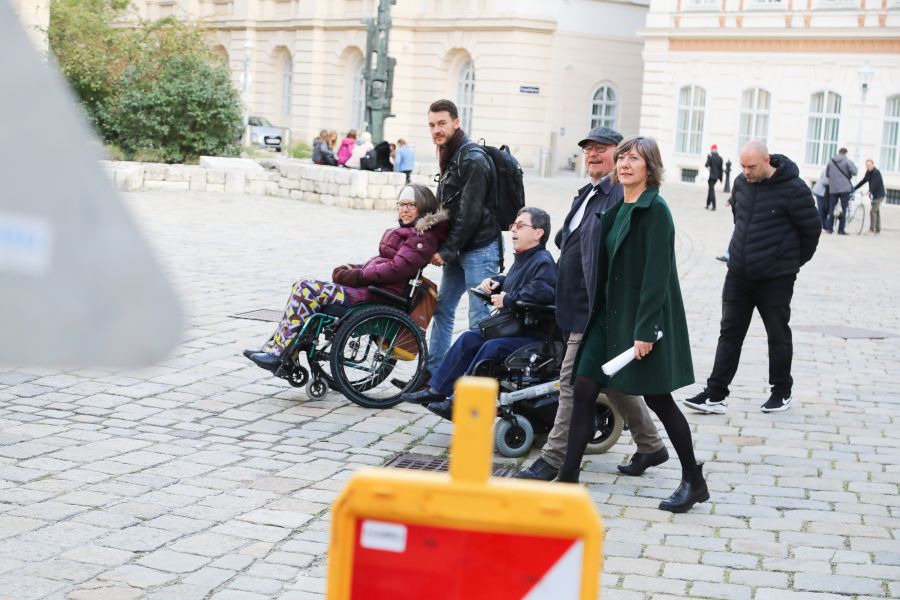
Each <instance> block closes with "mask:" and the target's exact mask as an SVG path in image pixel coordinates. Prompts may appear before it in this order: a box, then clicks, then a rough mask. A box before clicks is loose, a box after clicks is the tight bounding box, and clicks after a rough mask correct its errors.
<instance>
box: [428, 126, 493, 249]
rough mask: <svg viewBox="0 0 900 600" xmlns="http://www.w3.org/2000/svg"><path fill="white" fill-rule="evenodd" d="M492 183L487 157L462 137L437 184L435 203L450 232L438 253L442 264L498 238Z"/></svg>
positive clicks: (491, 168)
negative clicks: (444, 212) (444, 215)
mask: <svg viewBox="0 0 900 600" xmlns="http://www.w3.org/2000/svg"><path fill="white" fill-rule="evenodd" d="M461 153H462V154H461ZM493 182H494V169H493V165H492V164H491V161H490V159H489V158H488V156H487V153H486V152H485V151H484V150H482V149H481V147H480V146H479V145H478V144H475V143H472V142H471V141H470V140H469V138H468V137H465V138H464V140H463V143H462V145H461V146H460V147H459V150H457V151H456V154H455V155H454V156H453V159H452V160H451V161H450V166H449V167H447V172H446V173H445V174H444V176H443V177H442V178H441V181H440V183H439V184H438V193H437V196H438V200H440V201H441V205H442V206H443V207H444V208H445V209H446V210H447V212H448V213H449V214H450V231H449V233H448V234H447V239H446V241H444V243H443V244H442V245H441V247H440V249H439V250H438V254H440V255H441V258H443V259H444V260H445V261H451V260H455V259H456V258H457V256H459V253H460V252H465V251H466V250H473V249H475V248H482V247H484V246H486V245H487V244H489V243H491V242H492V241H494V240H496V239H497V238H498V237H499V236H500V227H499V226H498V225H497V221H496V219H494V195H493V190H492V188H493Z"/></svg>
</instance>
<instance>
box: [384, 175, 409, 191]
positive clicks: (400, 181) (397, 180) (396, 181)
mask: <svg viewBox="0 0 900 600" xmlns="http://www.w3.org/2000/svg"><path fill="white" fill-rule="evenodd" d="M387 175H388V183H389V184H391V185H397V186H400V185H406V174H405V173H395V172H393V171H391V172H390V173H388V174H387ZM398 194H399V192H398Z"/></svg>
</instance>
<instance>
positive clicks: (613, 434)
mask: <svg viewBox="0 0 900 600" xmlns="http://www.w3.org/2000/svg"><path fill="white" fill-rule="evenodd" d="M624 422H625V420H624V419H623V418H622V416H621V415H620V414H619V413H618V412H616V409H615V408H613V405H612V404H611V403H610V401H609V400H608V399H607V398H606V396H603V395H601V396H599V397H598V398H597V414H596V416H595V417H594V437H593V438H592V439H591V440H590V441H589V442H588V446H587V450H586V452H587V453H588V454H602V453H604V452H606V451H607V450H609V449H610V448H612V447H613V446H614V445H615V444H616V442H617V441H619V436H620V435H622V426H623V424H624Z"/></svg>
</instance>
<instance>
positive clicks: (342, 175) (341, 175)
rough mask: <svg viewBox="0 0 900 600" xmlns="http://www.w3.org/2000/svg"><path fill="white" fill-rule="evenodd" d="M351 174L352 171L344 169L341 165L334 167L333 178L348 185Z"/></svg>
mask: <svg viewBox="0 0 900 600" xmlns="http://www.w3.org/2000/svg"><path fill="white" fill-rule="evenodd" d="M351 175H353V171H351V170H350V169H344V168H343V167H341V168H335V169H334V180H335V181H336V182H337V183H345V184H347V185H350V176H351Z"/></svg>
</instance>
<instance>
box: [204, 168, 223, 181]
mask: <svg viewBox="0 0 900 600" xmlns="http://www.w3.org/2000/svg"><path fill="white" fill-rule="evenodd" d="M206 183H216V184H223V185H224V184H225V169H207V170H206Z"/></svg>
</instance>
